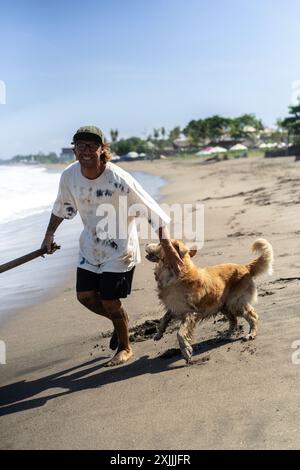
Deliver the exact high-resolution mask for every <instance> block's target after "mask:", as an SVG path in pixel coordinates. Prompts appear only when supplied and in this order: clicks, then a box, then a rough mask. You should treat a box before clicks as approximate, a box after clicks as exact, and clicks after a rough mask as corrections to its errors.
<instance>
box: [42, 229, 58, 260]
mask: <svg viewBox="0 0 300 470" xmlns="http://www.w3.org/2000/svg"><path fill="white" fill-rule="evenodd" d="M53 243H54V234H53V233H46V235H45V238H44V240H43V241H42V244H41V248H45V247H46V248H47V253H48V255H51V254H52V253H54V251H55V248H53V246H52V245H53Z"/></svg>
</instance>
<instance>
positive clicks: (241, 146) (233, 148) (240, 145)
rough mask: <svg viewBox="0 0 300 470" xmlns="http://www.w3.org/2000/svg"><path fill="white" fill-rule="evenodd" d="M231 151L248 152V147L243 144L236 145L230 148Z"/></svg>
mask: <svg viewBox="0 0 300 470" xmlns="http://www.w3.org/2000/svg"><path fill="white" fill-rule="evenodd" d="M230 150H248V147H246V145H243V144H235V145H233V146H232V147H231V148H230Z"/></svg>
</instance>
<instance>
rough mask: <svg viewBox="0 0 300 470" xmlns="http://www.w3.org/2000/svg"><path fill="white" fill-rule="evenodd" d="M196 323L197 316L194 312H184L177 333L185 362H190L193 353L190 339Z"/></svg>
mask: <svg viewBox="0 0 300 470" xmlns="http://www.w3.org/2000/svg"><path fill="white" fill-rule="evenodd" d="M196 323H197V317H196V315H195V314H194V313H187V314H185V316H184V318H183V320H182V322H181V325H180V328H179V331H178V333H177V338H178V342H179V346H180V350H181V353H182V355H183V357H184V359H185V360H186V362H187V363H189V362H190V360H191V357H192V354H193V348H192V346H191V344H190V341H192V337H193V332H194V329H195V325H196Z"/></svg>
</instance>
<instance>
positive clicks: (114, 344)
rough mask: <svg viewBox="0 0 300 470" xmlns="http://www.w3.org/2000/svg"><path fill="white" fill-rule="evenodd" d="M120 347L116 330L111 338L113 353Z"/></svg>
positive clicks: (110, 344)
mask: <svg viewBox="0 0 300 470" xmlns="http://www.w3.org/2000/svg"><path fill="white" fill-rule="evenodd" d="M118 346H119V340H118V335H117V332H116V330H114V331H113V334H112V337H111V338H110V342H109V348H110V349H112V350H113V351H114V350H115V349H117V347H118Z"/></svg>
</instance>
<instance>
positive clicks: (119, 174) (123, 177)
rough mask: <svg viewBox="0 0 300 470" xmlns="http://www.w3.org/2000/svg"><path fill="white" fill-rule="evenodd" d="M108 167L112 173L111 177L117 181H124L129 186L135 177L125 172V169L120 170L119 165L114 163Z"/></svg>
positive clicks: (109, 163)
mask: <svg viewBox="0 0 300 470" xmlns="http://www.w3.org/2000/svg"><path fill="white" fill-rule="evenodd" d="M107 167H108V171H109V172H110V173H111V176H112V177H113V178H114V179H115V180H116V181H122V182H125V183H127V184H131V182H132V180H133V177H132V176H131V174H130V173H128V172H127V171H125V170H123V168H120V167H119V166H118V165H116V164H115V163H112V162H108V163H107Z"/></svg>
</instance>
